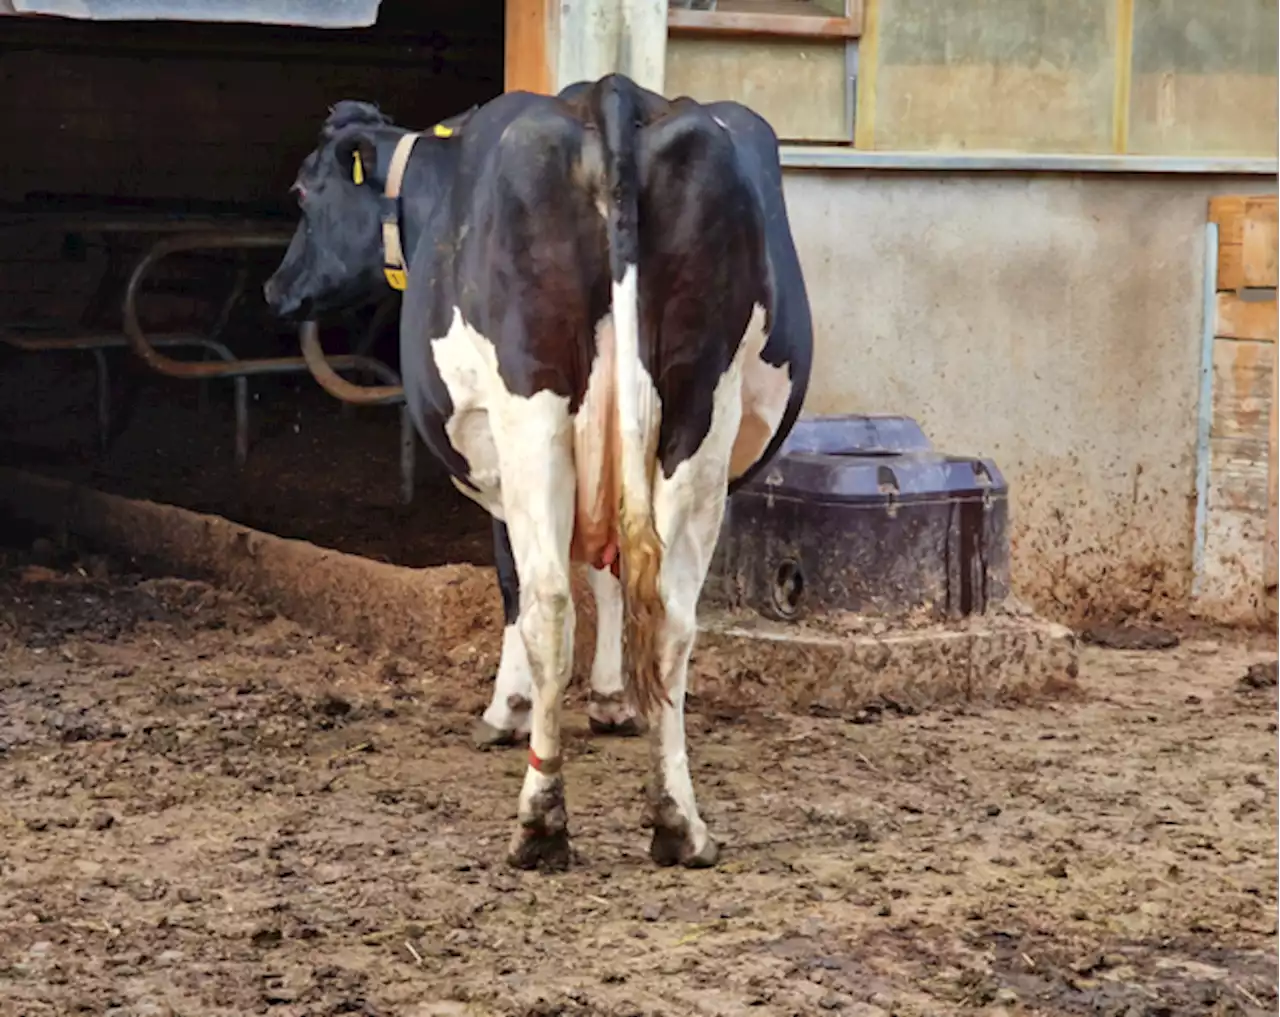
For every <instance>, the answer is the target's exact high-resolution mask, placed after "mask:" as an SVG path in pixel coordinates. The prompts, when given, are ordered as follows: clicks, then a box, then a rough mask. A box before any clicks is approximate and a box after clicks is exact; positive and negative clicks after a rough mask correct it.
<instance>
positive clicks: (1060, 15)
mask: <svg viewBox="0 0 1280 1017" xmlns="http://www.w3.org/2000/svg"><path fill="white" fill-rule="evenodd" d="M1115 6H1116V5H1115V2H1114V0H881V2H880V6H879V10H878V15H877V17H878V22H879V23H878V29H877V31H878V54H877V55H876V63H877V67H876V71H875V86H874V88H875V94H874V96H872V97H870V98H871V103H870V104H869V105H870V106H871V107H872V114H873V116H874V120H873V123H872V125H871V132H872V139H873V141H872V144H873V145H874V147H875V148H877V149H916V150H919V149H949V150H955V149H1004V150H1011V151H1022V152H1045V151H1053V152H1105V151H1109V150H1110V149H1111V147H1112V121H1113V105H1114V98H1113V90H1114V82H1115V45H1114V43H1115ZM863 108H864V109H865V108H866V107H865V106H864V107H863Z"/></svg>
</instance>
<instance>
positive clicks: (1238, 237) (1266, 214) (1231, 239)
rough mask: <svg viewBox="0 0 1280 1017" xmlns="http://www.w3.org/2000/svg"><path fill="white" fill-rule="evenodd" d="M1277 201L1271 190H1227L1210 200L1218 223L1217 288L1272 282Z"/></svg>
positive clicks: (1212, 215) (1279, 234)
mask: <svg viewBox="0 0 1280 1017" xmlns="http://www.w3.org/2000/svg"><path fill="white" fill-rule="evenodd" d="M1276 209H1277V202H1276V196H1275V195H1274V194H1265V195H1259V196H1256V197H1251V196H1247V195H1242V194H1226V195H1221V196H1219V197H1217V198H1212V199H1210V201H1209V221H1210V222H1215V223H1217V224H1218V289H1219V290H1238V289H1242V288H1244V287H1246V286H1257V287H1268V286H1275V285H1276V279H1277V271H1276V242H1277V238H1278V237H1280V232H1278V231H1277V228H1276Z"/></svg>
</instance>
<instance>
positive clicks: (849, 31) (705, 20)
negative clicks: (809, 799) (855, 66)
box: [667, 0, 863, 39]
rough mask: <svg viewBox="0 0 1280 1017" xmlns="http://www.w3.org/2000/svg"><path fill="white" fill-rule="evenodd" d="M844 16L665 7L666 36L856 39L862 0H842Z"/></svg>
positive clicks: (859, 33)
mask: <svg viewBox="0 0 1280 1017" xmlns="http://www.w3.org/2000/svg"><path fill="white" fill-rule="evenodd" d="M845 11H846V13H845V16H844V17H837V16H835V15H825V16H824V15H817V14H772V13H770V14H760V13H753V12H746V11H693V10H687V9H685V8H682V7H670V8H668V10H667V34H668V35H677V36H679V35H685V36H689V35H700V36H709V35H727V36H738V37H743V36H746V37H752V38H793V39H794V38H800V39H857V38H858V37H860V36H861V35H862V21H863V0H845Z"/></svg>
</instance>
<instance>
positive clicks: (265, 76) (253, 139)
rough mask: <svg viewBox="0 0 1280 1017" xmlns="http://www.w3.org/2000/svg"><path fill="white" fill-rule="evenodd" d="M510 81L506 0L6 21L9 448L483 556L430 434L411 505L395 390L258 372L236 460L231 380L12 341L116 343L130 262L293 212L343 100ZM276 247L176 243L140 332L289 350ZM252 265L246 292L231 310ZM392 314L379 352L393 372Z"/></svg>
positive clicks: (0, 289)
mask: <svg viewBox="0 0 1280 1017" xmlns="http://www.w3.org/2000/svg"><path fill="white" fill-rule="evenodd" d="M502 79H503V6H502V4H501V3H500V2H495V0H482V2H474V0H466V2H464V0H433V2H432V3H430V4H423V3H416V2H413V0H384V2H383V3H382V4H381V5H380V10H379V14H378V21H377V24H376V25H375V26H373V27H370V28H367V29H340V30H336V29H316V28H301V27H286V26H276V25H247V24H195V23H182V22H147V23H141V22H86V21H70V20H63V19H55V18H19V17H5V18H0V128H3V130H4V133H5V135H6V136H7V137H8V138H9V139H10V148H9V152H8V155H7V157H6V158H5V159H4V160H0V338H4V339H5V340H6V341H5V342H0V465H6V466H13V467H20V468H23V469H29V470H33V471H37V472H42V473H46V474H50V475H55V476H62V477H67V478H70V479H76V480H80V481H83V482H86V483H89V484H91V485H92V486H95V487H98V488H100V489H105V490H110V491H114V492H117V493H120V494H125V495H130V496H134V497H146V498H152V499H155V500H158V501H165V502H169V503H172V504H177V505H181V506H184V507H188V508H192V509H196V510H200V511H207V512H214V513H217V514H220V515H224V516H227V517H228V518H231V519H233V520H236V521H238V522H243V523H245V524H248V525H251V526H255V527H258V528H262V529H266V530H269V531H271V532H274V533H278V534H282V535H285V536H295V537H301V538H305V539H309V540H313V541H315V542H316V543H319V544H322V545H325V546H331V547H337V548H340V549H342V550H348V551H352V552H355V553H361V554H366V555H369V556H372V557H377V558H383V559H386V560H393V561H396V562H399V563H402V564H408V565H418V566H422V565H431V564H438V563H440V562H443V561H460V560H472V561H479V562H484V561H486V560H487V559H488V554H489V551H488V533H489V528H488V523H487V520H485V519H484V518H482V517H481V514H480V511H479V510H478V509H476V508H474V507H473V506H471V504H470V503H469V502H466V501H465V500H464V499H462V498H461V497H460V496H459V495H457V493H456V492H455V491H454V490H453V488H452V486H451V485H448V484H444V483H442V478H441V477H440V475H439V472H438V470H437V469H436V467H435V464H434V463H433V462H432V461H431V460H430V459H429V457H428V455H427V453H426V452H425V450H424V449H422V448H421V446H420V445H419V446H418V448H417V454H416V460H417V469H416V472H417V477H416V490H415V492H414V497H413V501H412V503H411V504H410V505H408V506H404V505H402V504H401V499H400V492H399V488H400V472H399V466H398V462H399V449H398V444H399V427H400V424H399V417H398V412H397V410H396V408H394V407H387V406H371V407H350V406H344V405H343V404H342V403H340V402H338V401H337V400H335V399H333V398H332V397H331V396H329V395H327V394H326V393H325V392H323V391H322V390H321V389H320V388H319V386H318V385H317V384H316V383H315V381H314V380H312V378H311V376H310V375H308V374H306V373H294V374H285V375H275V376H265V377H254V378H250V379H249V381H248V391H249V396H248V405H249V417H248V419H249V427H248V435H249V449H248V455H247V459H246V461H245V464H244V466H243V467H242V468H237V466H236V463H235V458H234V446H235V436H234V431H235V429H234V426H233V420H234V414H233V391H234V385H233V382H232V381H231V380H230V379H216V380H212V381H209V382H195V381H191V380H185V379H176V378H169V377H166V376H163V375H160V374H157V373H155V372H153V371H151V370H150V369H148V368H147V367H146V365H144V364H143V363H142V361H141V360H140V359H139V358H138V357H137V356H136V355H135V354H134V353H133V352H132V351H130V350H129V349H127V348H114V349H108V350H105V351H103V352H102V353H101V354H97V353H94V352H93V351H89V350H83V349H78V350H72V351H67V350H55V351H49V350H47V349H46V350H39V351H32V350H31V349H29V348H28V349H18V348H16V347H15V345H14V343H13V340H15V339H17V340H20V341H26V343H27V345H28V347H29V346H30V345H31V343H30V340H32V339H47V338H50V337H58V338H61V339H66V338H69V337H76V336H80V337H83V336H85V335H98V336H102V335H114V336H116V337H120V336H121V335H122V333H121V321H122V313H121V307H122V299H123V289H124V281H125V277H127V275H128V272H129V270H130V268H131V267H132V266H133V265H134V264H135V263H136V262H137V260H138V259H139V258H140V257H141V256H142V255H143V254H144V253H145V252H146V251H147V249H148V248H149V247H150V246H151V245H152V244H154V243H155V242H157V240H159V239H162V238H163V237H164V236H165V235H167V234H166V232H165V230H168V231H169V232H170V233H171V232H172V231H173V230H174V229H175V226H174V225H173V223H174V222H175V221H177V222H178V223H180V224H185V223H188V222H195V221H200V222H202V223H208V222H213V223H215V224H219V223H222V222H224V221H226V222H233V221H234V222H235V223H237V224H239V223H243V222H246V221H247V222H248V223H249V224H250V225H251V227H252V228H264V229H275V230H276V231H282V230H283V231H287V230H289V229H291V228H292V224H293V222H294V221H295V218H296V209H295V208H294V205H293V201H292V198H291V196H290V195H289V193H288V188H289V185H290V184H291V183H292V181H293V178H294V174H295V173H296V171H297V167H298V164H299V163H300V161H301V159H302V158H303V156H305V155H306V153H307V152H308V151H309V150H310V149H311V148H312V147H313V145H314V143H315V139H316V135H317V131H318V129H319V127H320V124H321V122H322V120H323V118H324V116H325V114H326V112H327V110H328V108H329V106H330V105H332V104H333V103H334V102H336V101H337V100H339V99H343V98H360V99H366V100H370V101H374V102H377V103H378V104H379V105H380V106H381V107H382V108H383V110H384V111H386V112H387V113H388V114H390V115H391V116H392V117H393V118H395V119H396V120H397V121H398V122H400V123H403V124H405V125H409V126H416V127H427V126H430V125H431V124H432V123H434V122H436V121H438V120H440V119H442V118H444V117H446V116H449V115H450V114H453V113H456V112H458V111H460V110H462V109H465V108H467V107H469V106H471V105H472V104H475V103H480V102H484V101H486V100H487V99H489V98H492V97H493V96H495V95H497V94H498V93H499V92H501V90H502ZM158 221H159V222H162V223H163V228H159V227H157V228H153V227H154V226H155V224H156V223H157V222H158ZM184 228H185V227H184ZM281 253H282V251H281V250H279V249H275V248H272V249H266V250H250V251H244V250H222V251H195V252H191V253H189V254H180V255H175V256H173V257H169V258H166V259H164V260H163V261H162V262H160V263H159V264H158V266H157V268H156V270H155V271H154V272H152V273H151V274H150V275H149V276H148V277H147V281H146V283H145V285H144V286H143V287H142V289H141V295H140V297H139V299H138V304H137V306H138V313H139V318H140V321H141V324H142V326H143V328H144V330H145V331H146V332H147V334H148V335H154V334H158V333H190V334H196V335H203V336H209V335H213V334H215V333H216V334H217V338H218V339H219V340H220V341H221V342H223V343H224V344H225V345H226V346H227V347H229V348H230V350H231V351H232V352H233V353H234V355H235V356H236V357H239V358H254V357H264V356H296V355H297V353H298V343H297V335H296V332H295V331H294V330H293V329H292V328H290V327H288V326H281V325H280V324H279V323H277V322H275V321H273V320H272V319H271V318H270V317H269V315H268V313H267V311H266V308H265V305H264V303H263V300H262V296H261V292H262V283H263V281H264V280H265V279H266V277H267V276H268V275H269V274H270V273H271V271H273V269H274V267H275V265H276V264H277V263H278V261H279V257H280V255H281ZM122 269H123V274H122ZM237 274H242V275H243V280H244V285H243V295H242V297H240V299H239V300H238V301H237V302H236V303H235V305H234V307H233V308H232V310H231V311H230V313H229V314H226V315H225V320H224V322H223V324H222V326H220V325H219V315H220V312H222V308H223V305H224V303H225V301H226V299H227V295H228V293H229V292H230V291H231V288H232V286H233V284H234V282H235V280H236V277H237ZM372 311H373V309H372V308H367V309H364V310H363V311H362V312H360V313H359V314H358V315H354V316H350V317H348V318H345V319H343V320H340V321H334V322H326V323H324V324H325V327H324V333H323V334H324V342H325V346H326V348H327V350H328V351H329V352H331V353H333V352H344V351H349V350H351V349H353V348H354V347H355V346H356V345H358V344H359V343H360V342H361V339H362V336H364V334H365V329H366V327H367V326H368V325H369V323H370V321H371V318H372ZM394 322H395V316H394V314H391V315H389V316H388V317H387V320H386V324H385V325H383V326H382V327H380V328H378V329H377V330H376V334H375V335H373V338H372V340H371V341H372V346H371V347H370V348H369V350H368V352H369V353H370V354H371V355H372V356H374V357H376V358H378V359H380V360H382V361H383V362H384V363H386V364H387V365H388V366H389V367H391V368H393V369H398V350H397V336H396V329H395V324H394ZM166 352H168V353H169V355H171V356H173V357H175V358H180V359H193V358H198V357H199V356H200V355H201V354H200V352H199V351H198V350H195V349H187V350H177V351H173V350H169V351H166ZM99 356H100V357H101V358H102V359H104V360H105V362H106V365H107V371H106V376H107V378H108V379H109V386H110V392H109V397H108V396H107V394H105V393H102V394H100V389H99V385H100V378H99V372H98V367H97V358H98V357H99ZM352 380H362V379H361V378H360V377H358V376H352ZM369 380H370V381H371V380H372V379H369ZM104 399H105V400H106V403H105V409H106V411H107V417H108V419H107V420H106V421H105V422H104V421H102V420H101V419H100V417H101V415H102V410H101V409H100V406H102V404H103V402H104Z"/></svg>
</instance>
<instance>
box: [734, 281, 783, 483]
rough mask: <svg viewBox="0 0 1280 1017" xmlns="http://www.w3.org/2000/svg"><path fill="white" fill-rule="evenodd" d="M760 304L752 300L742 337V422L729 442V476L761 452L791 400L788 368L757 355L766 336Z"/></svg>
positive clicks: (742, 470)
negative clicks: (770, 362) (731, 446)
mask: <svg viewBox="0 0 1280 1017" xmlns="http://www.w3.org/2000/svg"><path fill="white" fill-rule="evenodd" d="M764 324H765V312H764V308H763V307H761V306H760V305H759V304H756V305H755V307H754V308H752V311H751V320H750V321H749V322H748V323H747V330H746V332H745V333H744V334H743V337H742V348H741V349H740V351H739V356H741V357H742V422H741V423H740V424H739V426H738V435H737V437H736V438H735V439H734V442H733V453H732V455H731V457H730V460H729V479H730V480H735V479H737V478H738V477H740V476H742V474H744V473H745V472H746V471H747V470H749V469H750V468H751V467H752V466H753V465H754V464H755V463H756V462H757V461H758V460H759V458H760V456H761V455H763V454H764V450H765V449H766V448H767V447H768V445H769V442H770V441H772V440H773V436H774V435H775V434H777V433H778V425H779V424H781V423H782V416H783V414H784V413H786V411H787V403H788V402H790V400H791V372H790V370H789V369H788V368H787V367H786V366H785V365H784V366H781V367H775V366H774V365H773V364H768V363H766V362H765V361H763V360H761V359H760V353H761V351H762V350H763V349H764V347H765V344H766V343H767V342H768V341H769V337H768V336H767V335H766V334H765V330H764Z"/></svg>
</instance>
